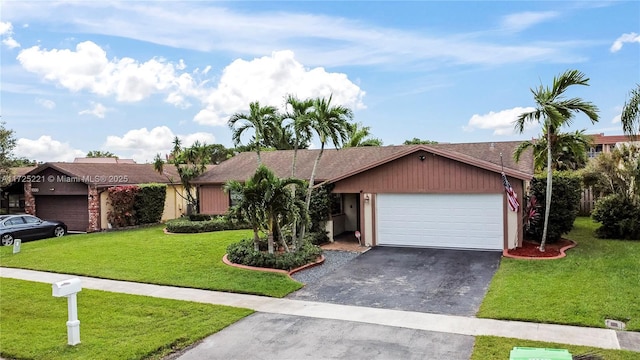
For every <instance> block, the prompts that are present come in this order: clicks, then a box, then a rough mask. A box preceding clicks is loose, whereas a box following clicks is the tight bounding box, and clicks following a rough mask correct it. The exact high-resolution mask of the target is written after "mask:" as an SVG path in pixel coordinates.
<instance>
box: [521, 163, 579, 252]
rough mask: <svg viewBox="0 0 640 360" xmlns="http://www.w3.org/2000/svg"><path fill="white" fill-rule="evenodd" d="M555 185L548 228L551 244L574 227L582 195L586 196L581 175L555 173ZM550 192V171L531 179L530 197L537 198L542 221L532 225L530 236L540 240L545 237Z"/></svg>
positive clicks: (528, 232)
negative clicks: (544, 229) (546, 209)
mask: <svg viewBox="0 0 640 360" xmlns="http://www.w3.org/2000/svg"><path fill="white" fill-rule="evenodd" d="M552 186H553V190H552V193H551V212H550V214H549V225H548V229H547V242H548V243H553V242H556V241H558V240H560V237H561V236H562V235H563V234H566V233H568V232H569V231H570V230H571V228H572V227H573V222H574V221H575V219H576V217H577V216H578V211H579V210H580V197H581V196H582V187H581V178H580V176H578V175H575V174H572V173H569V172H554V174H553V182H552ZM546 191H547V176H546V174H541V175H536V176H535V177H534V178H533V179H532V180H531V186H530V188H529V196H535V197H536V199H537V211H538V213H539V214H540V218H539V221H536V222H535V223H531V224H530V226H529V228H528V231H527V234H526V235H527V237H528V238H531V239H534V240H537V241H540V240H541V239H542V232H543V228H544V216H545V206H546Z"/></svg>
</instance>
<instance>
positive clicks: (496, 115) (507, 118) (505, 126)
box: [463, 107, 535, 135]
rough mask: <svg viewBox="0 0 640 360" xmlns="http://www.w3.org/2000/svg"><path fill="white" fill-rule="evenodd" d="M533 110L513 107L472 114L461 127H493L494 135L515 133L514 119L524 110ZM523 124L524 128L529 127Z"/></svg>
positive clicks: (473, 128) (466, 128) (470, 128)
mask: <svg viewBox="0 0 640 360" xmlns="http://www.w3.org/2000/svg"><path fill="white" fill-rule="evenodd" d="M533 110H535V109H534V108H532V107H526V108H523V107H515V108H513V109H507V110H502V111H498V112H494V111H490V112H489V113H488V114H484V115H478V114H474V115H473V116H472V117H471V119H469V123H468V124H467V125H466V126H464V127H463V129H464V130H465V131H473V130H475V129H483V130H486V129H493V134H494V135H512V134H514V133H515V129H514V121H515V120H516V119H517V118H518V116H520V114H522V113H525V112H530V111H533ZM530 126H531V125H529V126H525V130H526V129H527V128H528V127H530Z"/></svg>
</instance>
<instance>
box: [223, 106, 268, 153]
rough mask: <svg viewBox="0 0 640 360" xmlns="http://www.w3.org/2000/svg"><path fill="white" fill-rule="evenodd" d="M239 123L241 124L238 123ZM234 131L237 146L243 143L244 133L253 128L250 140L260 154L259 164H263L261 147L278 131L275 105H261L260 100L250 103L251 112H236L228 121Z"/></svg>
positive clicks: (233, 136) (234, 141)
mask: <svg viewBox="0 0 640 360" xmlns="http://www.w3.org/2000/svg"><path fill="white" fill-rule="evenodd" d="M237 123H239V124H240V125H237V126H236V124H237ZM228 125H229V127H230V128H231V130H232V131H233V134H232V139H233V143H234V145H235V146H238V145H240V144H241V143H242V141H241V137H242V135H243V134H244V133H245V132H246V131H247V130H249V129H253V137H252V138H251V141H250V142H249V144H250V145H252V146H254V147H255V150H256V154H257V155H258V164H262V159H261V158H260V148H261V147H263V146H264V145H265V143H266V142H267V141H268V139H269V138H273V136H274V133H276V132H277V131H278V128H279V122H278V121H277V111H276V108H275V107H273V106H264V107H262V106H260V103H259V102H258V101H254V102H252V103H251V104H249V113H248V114H246V113H235V114H233V115H231V118H229V122H228Z"/></svg>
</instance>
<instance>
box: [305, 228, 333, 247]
mask: <svg viewBox="0 0 640 360" xmlns="http://www.w3.org/2000/svg"><path fill="white" fill-rule="evenodd" d="M305 240H306V241H308V242H310V243H312V244H313V245H322V244H324V243H326V242H327V241H329V236H328V235H327V232H326V231H316V232H310V233H308V234H305Z"/></svg>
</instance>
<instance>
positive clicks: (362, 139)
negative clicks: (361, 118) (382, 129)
mask: <svg viewBox="0 0 640 360" xmlns="http://www.w3.org/2000/svg"><path fill="white" fill-rule="evenodd" d="M348 130H349V132H348V134H347V140H346V141H345V143H344V145H343V147H346V148H348V147H361V146H382V140H381V139H378V138H372V137H370V136H371V127H369V126H364V125H362V123H354V124H349V129H348Z"/></svg>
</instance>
